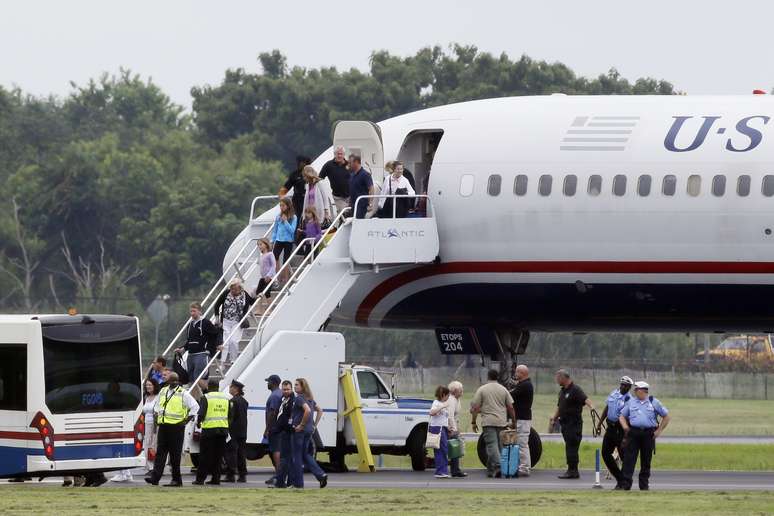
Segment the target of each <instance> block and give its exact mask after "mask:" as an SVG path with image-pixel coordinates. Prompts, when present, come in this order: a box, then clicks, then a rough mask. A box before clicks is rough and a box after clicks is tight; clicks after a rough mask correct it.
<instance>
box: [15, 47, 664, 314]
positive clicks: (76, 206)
mask: <svg viewBox="0 0 774 516" xmlns="http://www.w3.org/2000/svg"><path fill="white" fill-rule="evenodd" d="M554 92H563V93H567V94H589V95H594V94H674V93H675V91H674V89H673V86H672V85H671V84H670V83H669V82H667V81H664V80H657V79H653V78H639V79H636V80H634V81H633V82H630V81H628V80H627V79H625V78H623V77H621V76H620V74H619V73H618V72H617V71H616V70H615V69H611V70H610V71H609V72H608V73H606V74H602V75H600V76H598V77H595V78H585V77H580V76H578V75H577V74H576V73H575V72H573V71H572V70H571V69H570V68H569V67H567V66H566V65H564V64H562V63H547V62H545V61H539V60H534V59H532V58H530V57H528V56H526V55H523V56H521V57H519V58H518V59H512V58H510V57H509V56H508V55H506V54H504V53H503V54H501V55H499V56H498V55H492V54H490V53H486V52H480V51H479V50H478V49H477V48H476V47H475V46H462V45H454V46H452V47H450V48H449V49H443V48H442V47H440V46H435V47H428V48H423V49H421V50H419V51H418V52H416V54H414V55H410V56H406V57H402V56H397V55H393V54H391V53H389V52H387V51H376V52H374V53H373V54H372V55H371V59H370V66H369V69H368V70H365V71H362V70H358V69H355V68H351V69H348V70H338V69H336V68H333V67H321V68H302V67H298V66H294V67H290V66H289V65H288V63H287V59H286V58H285V56H284V55H283V54H282V53H281V52H280V51H278V50H274V51H272V52H266V53H261V54H260V55H259V56H258V66H256V69H255V70H245V69H233V70H227V71H225V73H224V77H223V79H222V80H221V82H220V83H219V84H216V85H203V86H195V87H193V88H192V89H191V97H192V108H191V111H190V112H187V111H186V110H185V109H184V108H183V107H182V106H179V105H176V104H175V103H174V102H172V101H171V100H170V98H169V97H168V96H167V95H166V94H165V93H164V92H163V91H162V90H161V88H159V87H158V86H157V85H156V84H154V83H153V82H152V81H151V80H150V79H143V78H142V77H141V76H139V75H137V74H135V73H132V72H131V71H128V70H123V69H122V70H120V72H119V73H117V74H115V75H103V76H101V77H98V78H95V79H92V80H90V81H89V82H88V83H87V84H75V83H72V84H71V92H70V93H69V94H68V95H67V96H65V97H64V98H57V97H54V96H48V97H36V96H32V95H29V94H27V93H25V92H24V91H22V90H21V89H19V88H10V89H9V88H4V87H2V86H0V181H2V184H3V185H4V195H3V198H2V203H0V307H2V308H3V309H4V310H6V311H8V310H14V311H29V312H36V311H43V310H53V311H63V310H64V309H65V308H66V307H68V306H71V305H75V306H77V307H78V308H79V309H80V310H81V311H113V312H116V311H124V312H125V311H132V312H135V313H143V307H144V306H147V304H148V303H149V302H150V301H151V300H152V299H153V298H155V297H156V296H157V295H160V294H169V295H171V296H172V297H173V298H174V299H196V298H200V297H201V294H202V293H203V292H204V291H206V290H207V288H208V287H209V285H211V284H212V282H213V281H214V279H215V278H217V277H218V276H219V275H220V272H221V264H222V259H223V256H224V254H225V251H226V249H227V248H228V246H229V244H230V243H231V241H232V240H233V238H234V237H235V236H236V235H237V234H238V232H239V231H240V230H241V229H242V228H243V227H244V225H245V224H246V223H247V215H248V210H249V206H250V201H251V200H252V198H253V197H254V196H256V195H263V194H270V193H275V192H276V191H277V189H278V187H279V186H280V185H281V183H282V181H283V178H284V176H285V175H286V173H287V171H288V167H289V166H291V164H292V162H293V160H294V157H295V156H296V155H297V154H299V153H301V154H307V155H312V156H315V155H317V154H319V153H320V152H321V151H323V150H324V149H325V148H327V147H328V146H329V145H330V131H331V126H332V124H333V122H335V121H336V120H340V119H365V120H374V121H378V120H381V119H385V118H389V117H391V116H396V115H399V114H403V113H406V112H410V111H415V110H418V109H423V108H427V107H432V106H437V105H442V104H448V103H451V102H459V101H466V100H473V99H481V98H490V97H501V96H512V95H543V94H549V93H554ZM183 315H184V314H175V316H176V317H178V318H181V317H183Z"/></svg>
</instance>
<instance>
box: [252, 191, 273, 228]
mask: <svg viewBox="0 0 774 516" xmlns="http://www.w3.org/2000/svg"><path fill="white" fill-rule="evenodd" d="M279 198H280V196H279V195H259V196H258V197H255V198H254V199H253V202H252V203H251V204H250V220H249V222H252V221H253V219H254V217H253V215H254V214H255V203H257V202H258V201H265V200H266V199H277V200H279ZM267 211H268V210H267Z"/></svg>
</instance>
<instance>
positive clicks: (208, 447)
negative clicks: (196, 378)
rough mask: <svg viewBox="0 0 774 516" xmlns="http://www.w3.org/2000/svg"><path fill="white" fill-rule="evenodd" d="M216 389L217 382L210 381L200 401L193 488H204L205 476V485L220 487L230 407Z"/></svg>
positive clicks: (221, 393) (226, 398)
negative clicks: (207, 480)
mask: <svg viewBox="0 0 774 516" xmlns="http://www.w3.org/2000/svg"><path fill="white" fill-rule="evenodd" d="M218 388H219V385H218V381H217V380H215V379H210V382H209V385H208V387H207V393H206V394H205V395H204V396H203V397H202V399H201V400H200V405H201V410H200V411H199V421H198V424H199V425H200V426H201V427H202V439H201V441H200V443H199V445H200V451H199V468H198V469H197V470H196V480H194V481H193V483H194V485H197V486H200V485H203V484H204V480H205V479H206V478H207V475H212V479H211V480H210V481H209V482H207V483H208V484H210V485H219V484H220V465H221V462H222V461H223V455H224V453H225V451H226V439H227V438H228V422H229V419H230V418H231V409H230V406H231V405H230V403H229V400H228V396H227V395H226V393H225V392H220V391H219V390H218Z"/></svg>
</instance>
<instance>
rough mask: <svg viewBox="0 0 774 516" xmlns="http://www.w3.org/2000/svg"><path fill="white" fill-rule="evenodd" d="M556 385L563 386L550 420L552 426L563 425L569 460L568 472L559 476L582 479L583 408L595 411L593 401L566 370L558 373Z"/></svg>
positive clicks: (563, 435)
mask: <svg viewBox="0 0 774 516" xmlns="http://www.w3.org/2000/svg"><path fill="white" fill-rule="evenodd" d="M556 383H558V384H559V385H560V386H561V390H560V391H559V401H558V403H557V405H556V412H554V415H553V417H551V419H550V424H551V426H553V424H554V423H555V422H556V420H557V419H559V422H560V423H561V425H562V437H563V438H564V452H565V456H566V458H567V471H566V472H564V473H563V474H561V475H559V478H561V479H569V478H580V473H579V472H578V462H579V461H580V459H579V457H578V449H579V448H580V443H581V439H582V438H583V407H584V406H588V407H589V409H591V410H594V406H593V405H592V404H591V400H590V399H589V398H588V396H586V393H585V392H583V389H581V388H580V387H578V386H577V385H575V382H573V381H572V378H571V377H570V373H568V372H567V371H566V370H565V369H559V370H558V371H557V372H556Z"/></svg>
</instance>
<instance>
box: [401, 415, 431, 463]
mask: <svg viewBox="0 0 774 516" xmlns="http://www.w3.org/2000/svg"><path fill="white" fill-rule="evenodd" d="M426 435H427V425H424V424H423V425H418V426H416V427H414V429H413V430H412V431H411V434H409V438H408V439H407V440H406V448H407V451H408V454H409V456H410V457H411V469H413V470H414V471H424V470H425V466H426V460H425V459H426V457H427V448H425V436H426Z"/></svg>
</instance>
